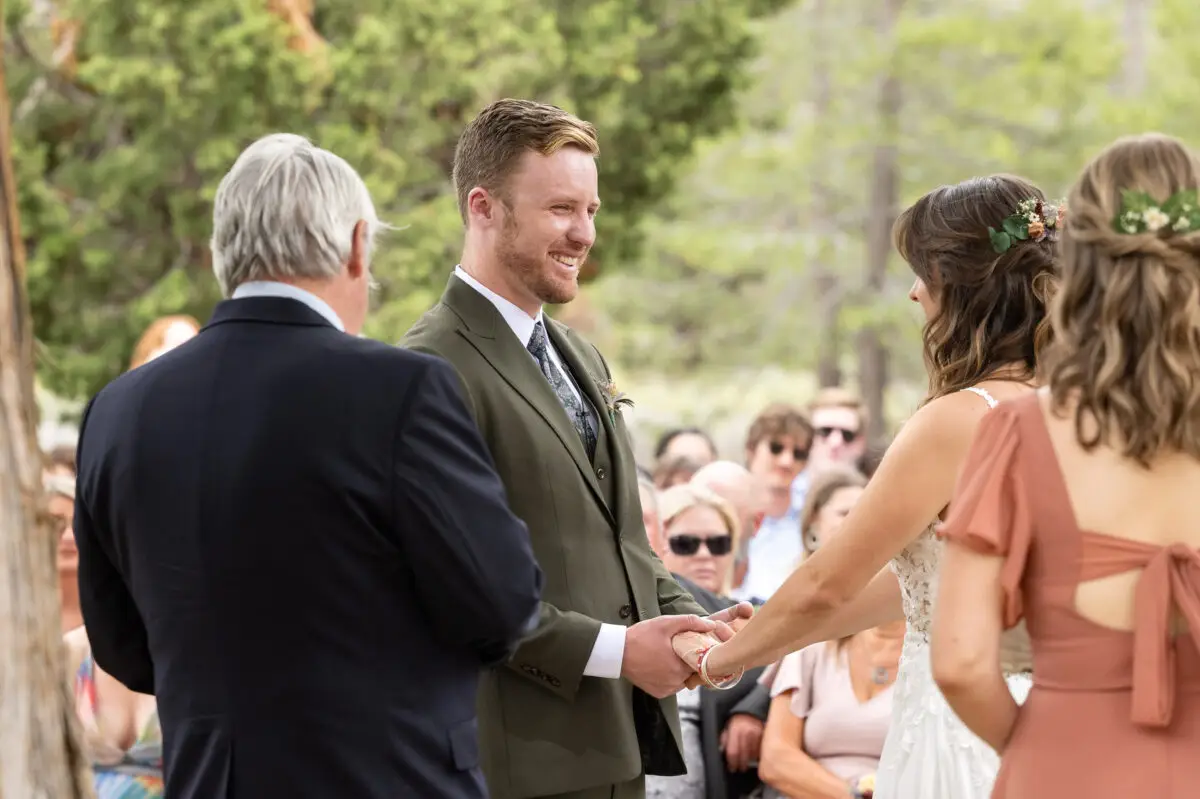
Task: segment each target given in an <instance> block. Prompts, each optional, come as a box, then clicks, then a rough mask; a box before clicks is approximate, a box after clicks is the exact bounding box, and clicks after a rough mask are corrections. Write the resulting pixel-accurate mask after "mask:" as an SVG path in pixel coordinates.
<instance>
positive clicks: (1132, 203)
mask: <svg viewBox="0 0 1200 799" xmlns="http://www.w3.org/2000/svg"><path fill="white" fill-rule="evenodd" d="M1113 228H1114V229H1115V230H1116V231H1117V232H1118V233H1127V234H1129V235H1131V236H1134V235H1137V234H1139V233H1157V232H1159V231H1160V230H1163V229H1166V230H1168V231H1169V232H1171V233H1191V232H1192V231H1196V230H1200V203H1198V202H1197V200H1196V190H1195V189H1184V190H1183V191H1177V192H1175V193H1174V194H1172V195H1171V197H1170V198H1169V199H1168V200H1167V201H1166V202H1165V203H1162V204H1161V205H1160V204H1159V203H1157V202H1155V201H1154V199H1153V198H1152V197H1151V196H1150V195H1149V194H1147V193H1146V192H1144V191H1133V190H1132V189H1122V190H1121V211H1120V213H1118V214H1117V218H1116V219H1114V220H1113Z"/></svg>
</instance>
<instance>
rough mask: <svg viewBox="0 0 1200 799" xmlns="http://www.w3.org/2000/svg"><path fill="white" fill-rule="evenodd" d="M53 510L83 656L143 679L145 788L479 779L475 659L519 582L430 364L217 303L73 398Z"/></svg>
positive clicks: (457, 785) (426, 787) (211, 789)
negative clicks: (75, 445) (85, 396)
mask: <svg viewBox="0 0 1200 799" xmlns="http://www.w3.org/2000/svg"><path fill="white" fill-rule="evenodd" d="M75 529H76V538H77V543H78V546H79V552H80V576H79V582H80V601H81V605H82V607H83V613H84V620H85V623H86V625H87V628H88V633H89V639H90V641H91V643H92V648H93V652H94V654H95V657H96V662H97V664H98V665H99V666H100V667H101V668H102V669H104V670H106V671H108V672H109V673H110V674H112V675H113V676H115V677H116V678H117V679H118V680H121V681H122V682H124V683H125V684H126V685H129V686H130V687H131V688H134V689H135V690H140V691H145V692H153V693H154V694H155V695H156V698H157V700H158V708H159V716H160V719H161V722H162V725H163V733H164V763H165V772H166V774H165V776H166V781H167V794H168V795H170V796H174V797H178V799H200V798H201V797H204V799H210V798H211V797H228V796H233V795H238V796H282V795H287V796H296V797H310V796H311V797H318V796H320V797H323V796H335V795H336V796H342V795H347V796H362V797H368V798H369V799H376V798H378V799H384V797H394V796H422V797H425V796H428V797H433V798H434V799H438V798H439V797H445V798H446V799H482V797H484V796H485V795H486V788H485V785H484V782H483V778H482V774H481V772H480V770H479V749H478V737H477V726H478V723H477V720H476V711H475V696H476V692H477V688H478V682H479V675H480V673H481V669H484V668H486V667H488V666H490V665H491V664H493V663H495V662H497V661H498V660H502V659H503V658H504V657H505V656H506V654H507V653H508V652H510V651H511V650H512V648H513V647H515V646H516V644H517V643H518V642H519V640H520V638H521V636H522V635H523V634H524V632H525V630H526V629H527V627H528V624H529V619H530V618H531V617H532V616H533V615H534V614H535V613H536V610H537V607H538V603H539V599H540V589H541V580H542V577H541V572H540V571H539V569H538V567H537V564H536V562H535V561H534V558H533V554H532V548H531V546H530V544H529V539H528V532H527V530H526V528H525V526H524V524H523V523H522V522H521V521H520V520H519V519H517V518H516V517H515V516H513V515H512V514H511V512H509V511H508V509H507V500H506V497H505V494H504V488H503V485H502V484H501V483H500V480H499V478H498V477H497V476H496V474H495V471H494V468H493V466H492V463H491V460H490V456H489V455H488V452H487V450H486V448H485V446H484V444H483V442H482V439H481V437H480V435H479V432H478V430H477V429H476V427H475V425H474V423H473V421H472V420H471V416H470V414H469V412H468V411H467V408H466V406H465V403H464V402H463V399H462V397H461V394H460V392H459V391H458V388H457V383H456V380H455V378H454V376H453V374H452V370H451V369H450V367H449V366H447V365H446V364H444V363H442V362H441V361H439V360H438V359H436V358H433V357H429V356H426V355H422V354H419V353H415V352H406V351H403V350H399V349H397V348H395V347H391V346H389V345H387V344H383V343H380V342H377V341H372V340H369V339H359V338H356V337H354V336H350V335H347V334H345V333H342V332H340V331H339V330H337V329H336V328H334V327H333V326H331V325H330V324H328V323H327V322H326V321H325V320H324V319H323V318H322V317H321V316H320V315H319V314H317V313H316V312H315V311H313V310H312V309H310V308H308V307H307V306H305V305H304V304H303V303H300V302H298V301H295V300H290V299H284V298H254V299H245V300H234V301H231V302H227V303H222V305H221V306H218V309H217V311H216V313H214V317H213V320H212V321H211V322H210V323H209V324H208V325H206V326H205V328H204V329H203V330H202V331H201V332H200V334H199V335H197V336H196V337H195V338H194V339H192V340H190V341H188V342H187V343H185V344H184V345H183V346H181V347H179V348H177V349H175V350H173V351H171V352H169V353H167V354H165V355H163V356H162V357H160V358H157V359H155V360H154V361H152V362H150V363H148V364H146V365H145V366H143V367H140V368H138V369H136V370H133V371H132V372H129V373H127V374H125V375H122V376H121V377H120V378H118V379H116V380H114V381H113V382H112V383H110V384H109V385H108V386H107V387H106V388H105V389H103V390H102V391H101V392H100V393H99V394H98V395H97V396H96V397H95V398H94V399H93V400H92V402H91V403H89V406H88V409H87V413H86V415H85V418H84V421H83V424H82V425H81V431H80V443H79V480H78V487H77V499H76V524H75ZM235 751H236V756H235V755H234V753H235Z"/></svg>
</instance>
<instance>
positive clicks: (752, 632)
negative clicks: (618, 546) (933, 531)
mask: <svg viewBox="0 0 1200 799" xmlns="http://www.w3.org/2000/svg"><path fill="white" fill-rule="evenodd" d="M986 410H987V406H986V405H984V403H982V402H980V401H979V398H978V397H976V396H975V395H974V394H962V393H956V394H950V395H947V396H945V397H941V398H939V399H937V400H934V401H933V402H931V403H929V404H928V405H926V406H925V407H923V408H922V409H921V410H919V411H917V413H916V414H915V415H914V416H913V417H912V419H910V420H909V421H908V423H907V424H906V425H905V426H904V428H903V429H902V430H901V432H900V434H899V435H898V436H897V437H896V440H895V442H894V443H893V444H892V446H891V447H889V448H888V451H887V454H886V455H885V456H884V458H883V462H882V463H881V464H880V465H879V470H878V471H877V472H876V473H875V477H874V478H873V479H872V480H871V482H870V483H869V484H868V485H867V489H866V491H865V492H863V495H862V498H861V499H859V501H858V503H857V504H856V505H855V507H854V509H853V510H852V511H850V515H849V516H847V517H846V519H845V521H844V522H843V523H842V528H841V530H839V531H838V534H837V535H836V536H833V538H832V539H831V540H830V541H829V542H828V543H826V544H824V545H822V546H821V548H820V549H818V550H817V551H816V552H815V553H814V554H813V555H811V556H810V557H808V558H807V559H806V560H805V561H804V562H803V563H802V564H801V565H800V567H799V568H797V569H796V570H795V571H794V572H792V574H791V576H789V577H788V579H787V581H786V582H785V583H784V584H783V586H782V587H780V589H779V590H778V591H776V592H775V594H774V595H773V596H772V597H771V599H770V600H769V601H768V602H767V603H766V605H764V606H763V607H762V608H761V609H760V610H759V612H758V613H756V614H755V615H754V618H753V619H751V620H750V622H749V623H748V624H747V625H746V627H745V628H744V629H743V630H742V631H741V632H739V633H738V634H737V635H736V636H735V637H734V638H733V639H732V640H731V641H729V642H727V643H725V644H722V645H721V646H719V647H717V648H716V649H714V650H713V652H712V654H711V655H710V656H709V664H708V666H709V668H708V671H709V673H710V674H714V675H717V674H731V673H734V672H735V671H737V669H738V668H741V667H743V666H744V667H746V668H753V667H755V666H761V665H764V664H767V663H771V662H773V661H776V660H779V659H780V658H781V657H783V656H784V655H786V654H787V653H788V652H793V651H795V650H796V649H798V648H800V647H801V646H803V645H804V643H805V642H806V641H813V640H817V641H819V640H825V639H826V638H828V637H831V636H832V635H834V634H849V633H851V632H858V631H860V630H862V629H866V628H867V627H868V626H873V624H875V623H878V619H880V618H881V617H882V618H885V620H886V619H887V618H894V616H893V617H886V616H883V615H882V614H877V613H876V612H875V611H876V610H879V609H881V608H882V607H883V605H884V604H886V602H885V601H884V600H880V599H879V596H882V595H885V594H886V593H887V591H886V590H885V589H886V588H887V582H886V580H884V579H883V578H882V577H880V578H879V580H878V582H879V585H877V586H875V589H876V590H877V591H878V592H879V593H878V594H875V593H874V592H872V593H873V595H874V596H875V599H874V600H873V601H877V602H879V603H880V604H879V606H878V607H876V606H875V605H874V604H870V603H869V602H868V600H864V603H866V606H865V607H862V606H860V607H858V608H857V610H858V611H861V613H860V612H852V611H851V610H849V608H850V606H851V603H852V601H853V600H854V599H855V597H856V596H857V595H858V594H859V592H861V591H862V590H863V588H864V587H866V586H867V584H868V583H870V582H871V581H872V578H876V577H877V576H878V575H879V573H880V570H881V569H883V568H884V567H885V566H886V565H887V562H888V561H889V560H891V559H892V558H894V557H895V556H896V555H898V554H899V553H900V551H901V550H902V549H904V547H906V546H908V544H909V543H911V542H912V541H913V540H914V539H916V538H917V536H919V535H920V534H921V532H922V531H923V530H924V529H925V528H926V527H927V526H928V525H929V523H930V522H931V521H933V520H934V519H935V518H936V517H937V515H938V514H939V513H940V512H941V511H942V509H943V508H945V507H946V505H947V504H948V503H949V500H950V496H951V494H952V493H953V491H954V484H955V481H956V480H957V478H958V471H959V468H960V467H961V466H962V463H963V460H964V459H965V458H966V454H967V450H968V448H969V447H970V444H971V439H972V436H973V435H974V431H975V427H976V425H977V424H978V423H979V420H980V419H981V418H982V417H983V414H984V413H985V412H986ZM896 595H897V594H892V596H893V597H894V596H896ZM892 609H893V610H894V609H895V606H894V604H893V605H892ZM852 619H857V621H855V622H854V623H853V624H851V623H849V622H851V621H852ZM860 624H861V626H858V625H860ZM855 627H856V628H857V629H853V628H855ZM827 630H829V631H830V633H829V635H825V634H824V633H825V631H827ZM834 630H836V632H833V631H834Z"/></svg>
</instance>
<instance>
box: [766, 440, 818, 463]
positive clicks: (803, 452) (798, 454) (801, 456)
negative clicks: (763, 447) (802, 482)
mask: <svg viewBox="0 0 1200 799" xmlns="http://www.w3.org/2000/svg"><path fill="white" fill-rule="evenodd" d="M767 446H768V447H769V448H770V450H771V454H772V455H782V454H783V450H784V446H783V444H782V443H780V442H779V441H772V442H771V443H770V444H768V445H767ZM792 457H793V458H795V459H796V460H798V461H806V460H808V450H807V449H800V447H793V448H792Z"/></svg>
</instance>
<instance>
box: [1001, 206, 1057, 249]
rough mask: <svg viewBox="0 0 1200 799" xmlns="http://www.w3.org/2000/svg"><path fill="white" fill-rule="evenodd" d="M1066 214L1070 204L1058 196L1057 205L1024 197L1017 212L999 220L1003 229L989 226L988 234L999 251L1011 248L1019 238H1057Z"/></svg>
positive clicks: (1021, 239)
mask: <svg viewBox="0 0 1200 799" xmlns="http://www.w3.org/2000/svg"><path fill="white" fill-rule="evenodd" d="M1066 217H1067V204H1066V203H1065V202H1064V201H1062V200H1059V201H1058V202H1057V203H1055V204H1054V205H1050V204H1048V203H1043V202H1042V201H1041V200H1034V199H1030V200H1022V201H1021V202H1020V203H1018V204H1017V212H1016V213H1015V214H1013V215H1011V216H1009V217H1007V218H1005V220H1004V221H1003V222H1001V223H1000V229H999V230H996V229H995V228H993V227H989V228H988V238H989V239H991V241H992V249H993V250H995V251H996V252H1008V250H1009V248H1010V247H1012V246H1013V245H1014V244H1016V243H1017V242H1018V241H1025V240H1026V239H1029V240H1032V241H1042V240H1044V239H1050V241H1054V240H1055V239H1057V238H1058V231H1059V230H1061V229H1062V226H1063V223H1064V222H1065V221H1066Z"/></svg>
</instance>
